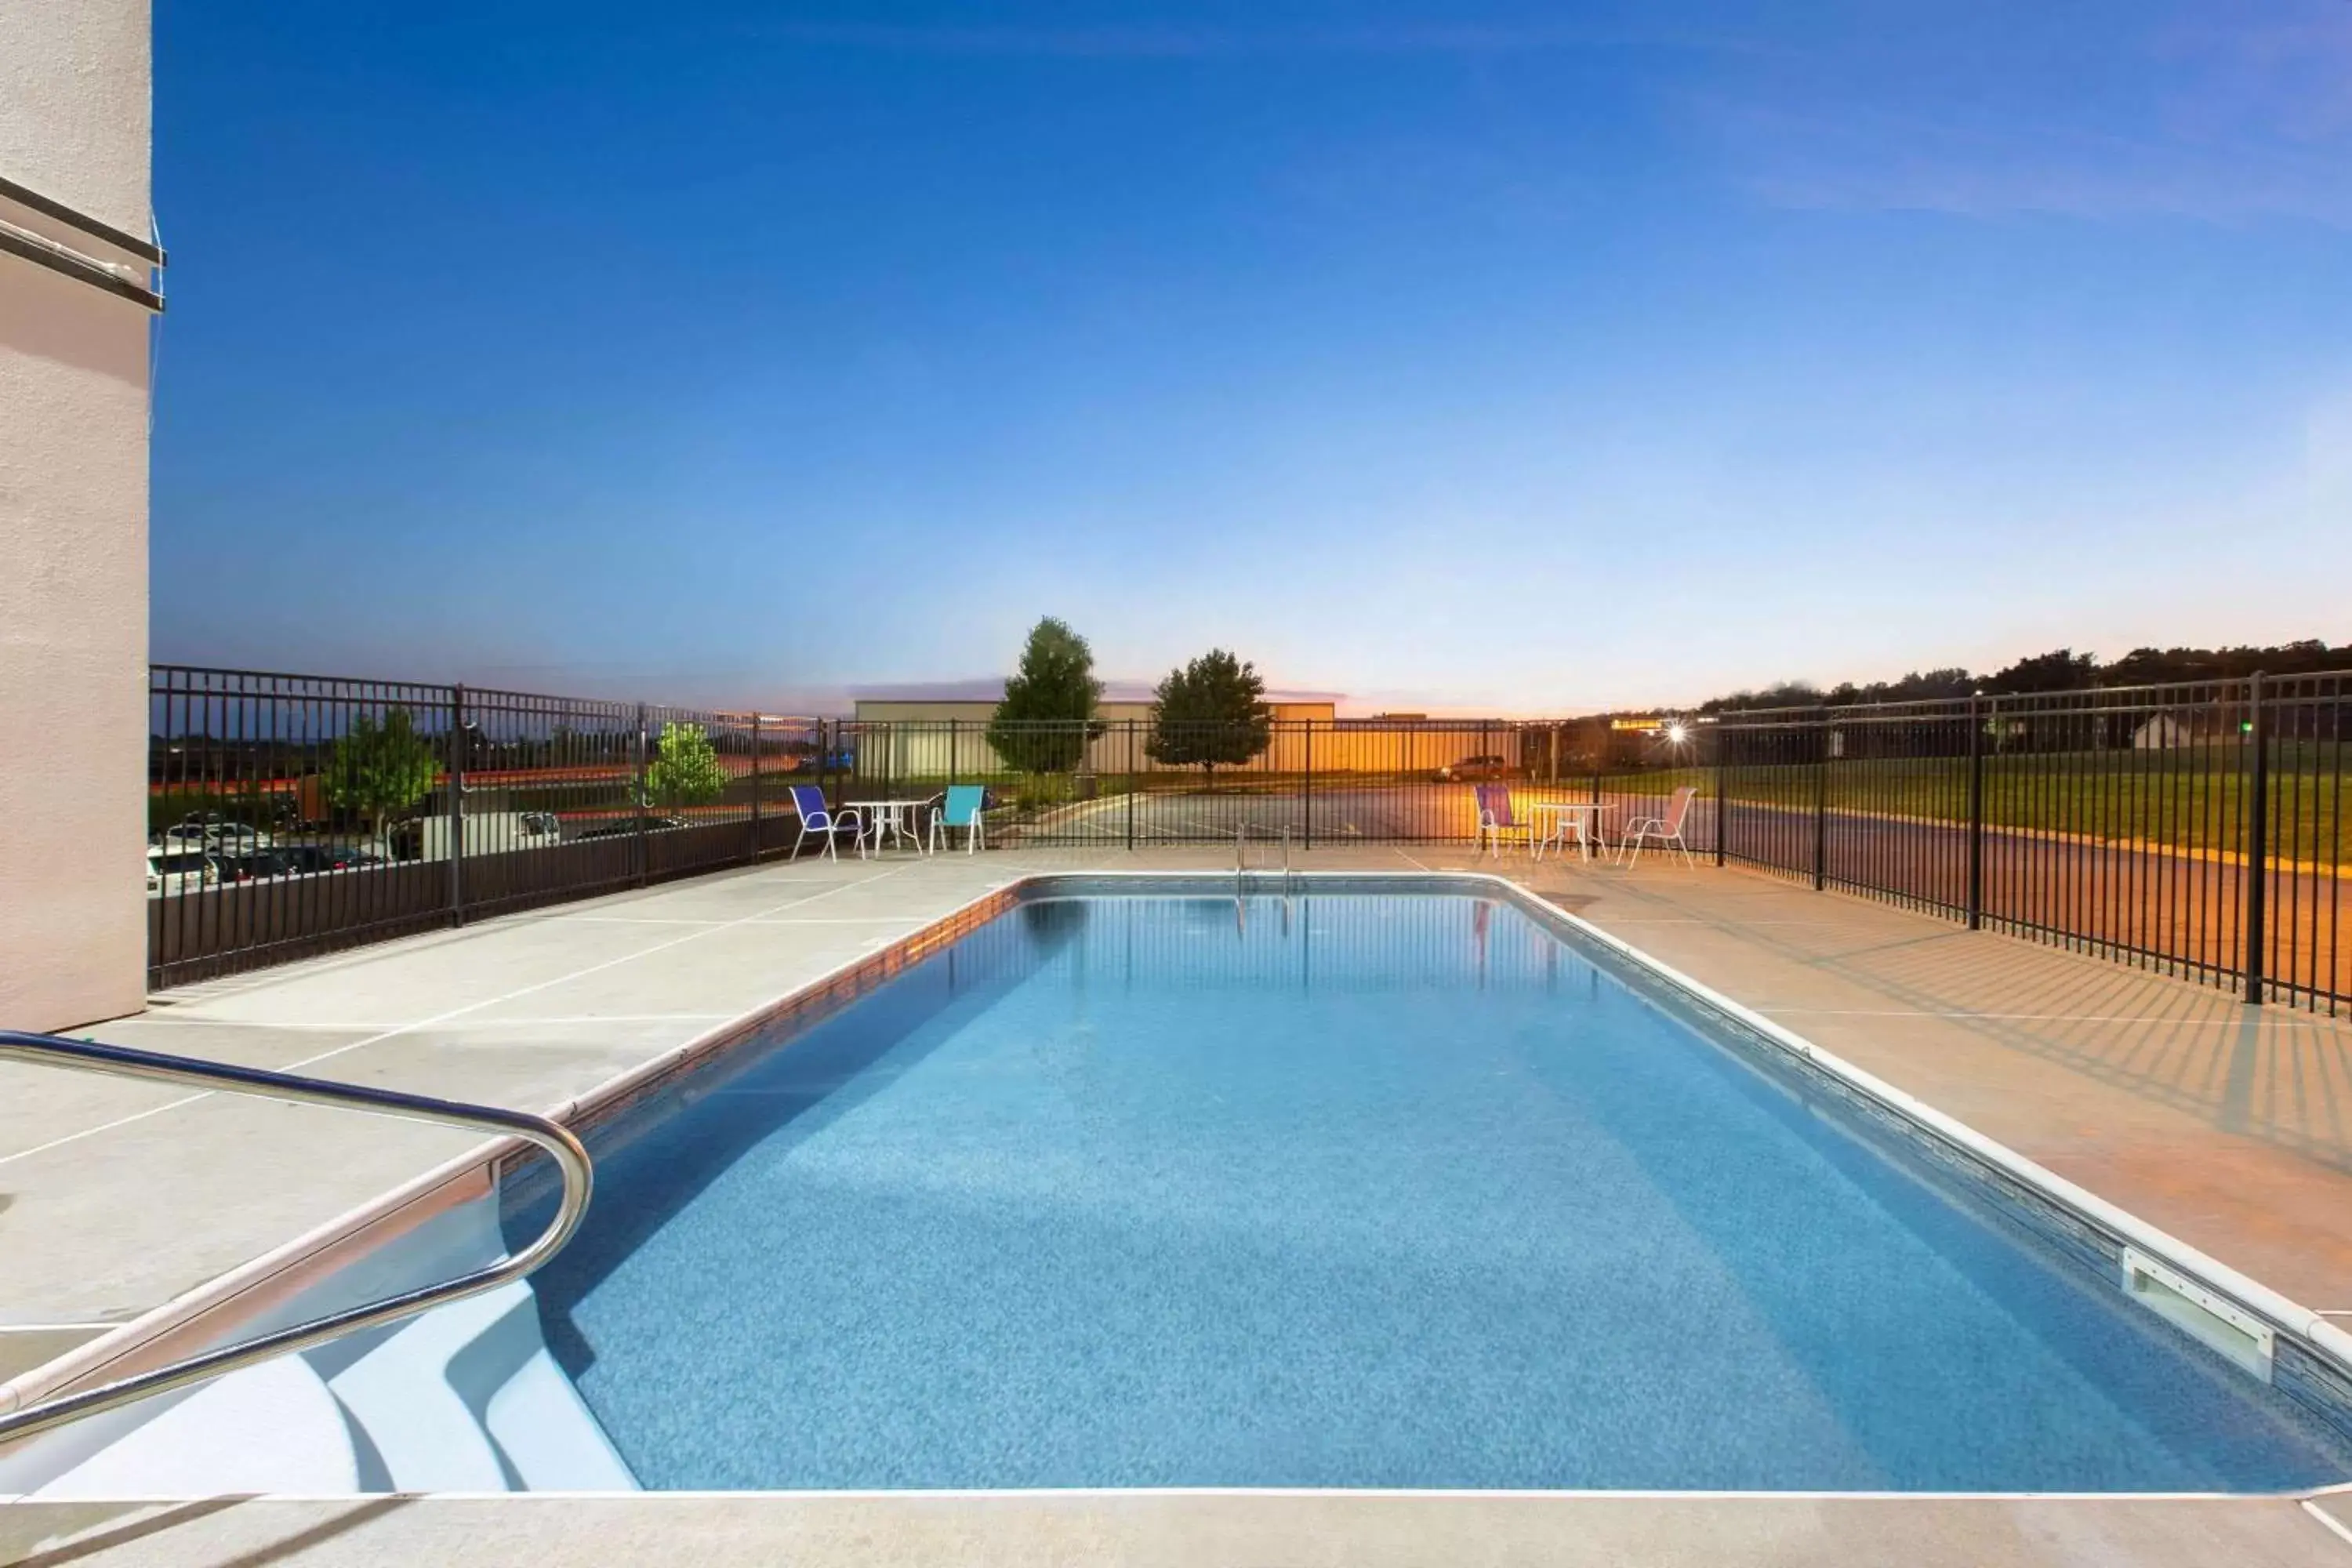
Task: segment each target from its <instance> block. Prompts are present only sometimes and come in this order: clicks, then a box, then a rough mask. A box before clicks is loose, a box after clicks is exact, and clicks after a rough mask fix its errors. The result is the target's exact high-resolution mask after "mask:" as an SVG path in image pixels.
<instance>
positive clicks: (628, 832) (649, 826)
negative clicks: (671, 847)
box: [580, 816, 686, 842]
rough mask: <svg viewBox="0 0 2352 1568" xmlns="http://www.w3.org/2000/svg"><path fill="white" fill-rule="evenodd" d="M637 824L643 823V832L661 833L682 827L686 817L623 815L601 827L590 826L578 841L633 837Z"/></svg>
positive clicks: (637, 827)
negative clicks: (616, 820) (618, 819)
mask: <svg viewBox="0 0 2352 1568" xmlns="http://www.w3.org/2000/svg"><path fill="white" fill-rule="evenodd" d="M639 824H643V825H644V828H643V830H644V831H645V832H647V833H663V832H667V831H668V830H669V829H670V828H673V827H684V826H686V819H685V818H684V817H682V816H625V817H623V818H622V819H621V820H620V821H618V822H608V823H606V824H604V826H602V827H592V828H590V829H589V830H588V831H587V832H585V833H583V834H582V835H580V841H582V842H585V841H586V840H588V839H591V838H630V837H635V835H636V834H637V832H638V831H639V826H638V825H639Z"/></svg>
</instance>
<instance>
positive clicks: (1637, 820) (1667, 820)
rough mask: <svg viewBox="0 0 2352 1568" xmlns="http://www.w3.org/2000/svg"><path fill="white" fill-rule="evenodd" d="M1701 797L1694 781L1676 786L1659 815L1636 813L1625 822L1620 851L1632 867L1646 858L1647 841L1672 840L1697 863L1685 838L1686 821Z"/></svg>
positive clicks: (1688, 859)
mask: <svg viewBox="0 0 2352 1568" xmlns="http://www.w3.org/2000/svg"><path fill="white" fill-rule="evenodd" d="M1697 798H1698V790H1697V789H1696V787H1695V786H1693V785H1690V784H1684V785H1682V786H1681V787H1680V788H1678V789H1676V790H1675V793H1674V795H1672V796H1671V797H1670V798H1669V799H1668V800H1667V802H1666V809H1665V810H1664V812H1663V813H1662V814H1660V815H1659V816H1636V817H1633V818H1631V819H1629V820H1628V821H1627V822H1626V824H1625V832H1624V835H1623V837H1620V838H1619V839H1618V841H1617V852H1618V854H1619V855H1620V856H1621V857H1622V858H1623V859H1624V862H1625V865H1626V867H1627V868H1628V869H1630V868H1632V867H1633V862H1635V861H1636V860H1639V859H1640V858H1642V846H1643V845H1644V844H1670V845H1672V846H1673V847H1675V848H1677V849H1679V850H1681V851H1682V852H1683V860H1684V862H1685V864H1688V865H1692V866H1696V865H1697V864H1698V862H1697V861H1696V860H1694V859H1692V858H1691V852H1690V846H1689V845H1688V844H1686V843H1685V842H1684V841H1683V825H1684V824H1685V823H1686V822H1688V821H1689V820H1690V808H1691V802H1693V801H1695V800H1696V799H1697Z"/></svg>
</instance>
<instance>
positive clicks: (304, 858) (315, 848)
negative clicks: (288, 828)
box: [275, 844, 383, 876]
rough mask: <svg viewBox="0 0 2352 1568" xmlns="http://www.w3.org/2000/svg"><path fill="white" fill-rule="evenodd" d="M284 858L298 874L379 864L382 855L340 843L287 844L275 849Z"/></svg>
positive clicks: (345, 869)
mask: <svg viewBox="0 0 2352 1568" xmlns="http://www.w3.org/2000/svg"><path fill="white" fill-rule="evenodd" d="M275 853H277V854H278V855H280V856H282V857H284V858H285V859H286V860H287V861H288V862H289V868H290V869H291V870H292V871H293V872H294V873H296V874H298V875H303V876H308V875H310V873H312V872H315V871H349V870H352V869H353V868H358V867H362V866H381V865H383V856H381V855H379V854H377V853H376V852H375V851H374V850H373V849H362V848H359V847H356V846H350V845H341V844H287V845H282V846H280V847H278V849H277V850H276V851H275Z"/></svg>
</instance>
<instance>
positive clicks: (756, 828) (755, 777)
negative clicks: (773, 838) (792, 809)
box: [751, 709, 766, 860]
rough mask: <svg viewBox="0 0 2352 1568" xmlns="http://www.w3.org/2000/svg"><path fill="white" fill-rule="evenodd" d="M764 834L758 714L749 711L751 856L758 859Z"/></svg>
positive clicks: (755, 711)
mask: <svg viewBox="0 0 2352 1568" xmlns="http://www.w3.org/2000/svg"><path fill="white" fill-rule="evenodd" d="M765 837H766V835H765V834H763V833H762V832H761V827H760V714H759V710H757V709H754V710H752V712H751V858H753V859H755V860H756V859H758V858H760V850H761V847H762V845H763V841H764V839H765Z"/></svg>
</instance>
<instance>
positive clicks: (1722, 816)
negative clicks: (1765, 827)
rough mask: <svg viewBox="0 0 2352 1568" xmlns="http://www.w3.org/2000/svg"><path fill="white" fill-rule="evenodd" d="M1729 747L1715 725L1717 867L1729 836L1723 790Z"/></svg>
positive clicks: (1726, 796)
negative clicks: (1724, 754)
mask: <svg viewBox="0 0 2352 1568" xmlns="http://www.w3.org/2000/svg"><path fill="white" fill-rule="evenodd" d="M1730 746H1731V737H1730V736H1728V735H1727V734H1725V733H1724V731H1723V727H1722V726H1721V725H1719V724H1718V725H1717V726H1716V730H1715V863H1716V864H1717V865H1718V866H1720V865H1722V864H1723V854H1724V847H1723V841H1724V840H1725V839H1726V838H1728V837H1730V836H1731V797H1730V795H1729V793H1728V792H1727V791H1726V789H1725V788H1724V777H1723V775H1724V757H1723V753H1724V752H1726V751H1727V750H1729V749H1730Z"/></svg>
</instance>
